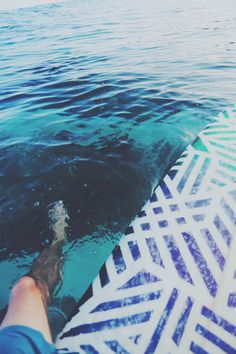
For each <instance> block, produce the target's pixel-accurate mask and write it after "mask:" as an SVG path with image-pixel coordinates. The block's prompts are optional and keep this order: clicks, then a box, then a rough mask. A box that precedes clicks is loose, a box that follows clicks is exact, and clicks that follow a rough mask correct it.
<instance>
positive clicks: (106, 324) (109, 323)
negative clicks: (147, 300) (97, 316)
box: [60, 311, 152, 339]
mask: <svg viewBox="0 0 236 354" xmlns="http://www.w3.org/2000/svg"><path fill="white" fill-rule="evenodd" d="M151 314H152V311H147V312H142V313H138V314H135V315H132V316H126V317H121V318H112V319H110V320H106V321H100V322H93V323H85V324H83V325H79V326H77V327H73V328H71V329H70V330H69V331H67V332H65V333H63V334H62V336H61V337H60V338H61V339H63V338H67V337H75V336H78V335H80V334H85V333H94V332H100V331H104V330H112V329H114V328H120V327H126V326H131V325H135V324H137V323H143V322H147V321H149V320H150V318H151Z"/></svg>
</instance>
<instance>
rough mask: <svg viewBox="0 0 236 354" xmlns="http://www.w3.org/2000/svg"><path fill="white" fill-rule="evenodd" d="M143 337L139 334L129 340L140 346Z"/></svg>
mask: <svg viewBox="0 0 236 354" xmlns="http://www.w3.org/2000/svg"><path fill="white" fill-rule="evenodd" d="M141 337H142V335H141V334H137V335H136V336H130V337H129V339H130V340H131V341H132V342H133V343H134V344H139V341H140V339H141Z"/></svg>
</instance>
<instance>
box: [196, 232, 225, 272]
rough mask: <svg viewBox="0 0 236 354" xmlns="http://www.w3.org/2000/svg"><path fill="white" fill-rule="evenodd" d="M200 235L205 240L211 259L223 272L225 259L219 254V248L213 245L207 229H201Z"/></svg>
mask: <svg viewBox="0 0 236 354" xmlns="http://www.w3.org/2000/svg"><path fill="white" fill-rule="evenodd" d="M201 233H202V235H203V237H204V239H205V240H206V242H207V244H208V246H209V248H210V250H211V252H212V254H213V257H214V258H215V260H216V262H217V263H218V266H219V268H220V269H221V270H222V271H223V270H224V266H225V258H224V256H223V254H222V253H221V251H220V249H219V247H218V246H217V244H216V243H215V240H214V238H213V237H212V235H211V233H210V231H209V230H208V229H201Z"/></svg>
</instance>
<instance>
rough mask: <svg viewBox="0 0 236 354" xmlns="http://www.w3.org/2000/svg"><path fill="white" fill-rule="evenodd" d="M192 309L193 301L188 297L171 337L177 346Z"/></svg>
mask: <svg viewBox="0 0 236 354" xmlns="http://www.w3.org/2000/svg"><path fill="white" fill-rule="evenodd" d="M192 307H193V300H192V299H191V298H190V297H188V298H187V300H186V302H185V305H184V309H183V311H182V313H181V315H180V318H179V320H178V323H177V326H176V329H175V332H174V334H173V336H172V339H173V341H174V342H175V344H176V345H178V346H179V343H180V341H181V338H182V336H183V334H184V329H185V326H186V324H187V321H188V318H189V315H190V312H191V309H192Z"/></svg>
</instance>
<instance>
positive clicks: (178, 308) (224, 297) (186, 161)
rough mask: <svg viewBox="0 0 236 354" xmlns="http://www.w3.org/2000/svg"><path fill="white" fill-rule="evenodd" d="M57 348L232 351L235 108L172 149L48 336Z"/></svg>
mask: <svg viewBox="0 0 236 354" xmlns="http://www.w3.org/2000/svg"><path fill="white" fill-rule="evenodd" d="M56 345H57V348H58V349H59V352H60V353H67V352H73V353H102V354H103V353H105V354H106V353H107V354H108V353H123V354H128V353H131V354H142V353H145V354H150V353H161V354H170V353H171V354H175V353H179V354H185V353H198V354H205V353H213V354H218V353H219V354H220V353H236V109H235V108H229V109H228V110H227V111H225V112H224V113H221V114H220V115H219V116H218V117H217V118H216V119H215V120H214V121H213V122H212V123H211V124H210V125H209V126H207V127H206V129H204V130H203V131H202V132H201V133H200V134H199V135H198V137H197V139H196V141H195V142H194V143H193V144H192V145H190V146H189V147H188V148H187V150H186V151H185V152H184V153H183V154H182V156H181V157H180V158H179V159H178V161H177V162H176V164H175V165H174V166H173V167H172V168H171V169H170V171H169V172H168V174H167V175H166V176H165V178H164V179H163V181H162V182H161V183H160V184H159V186H158V187H157V188H156V190H155V191H154V193H153V195H152V196H151V198H150V200H149V201H148V202H147V203H146V205H145V206H144V208H143V209H142V210H141V211H140V213H139V214H138V215H137V217H136V219H135V220H134V221H133V222H132V224H131V225H130V226H129V227H128V229H127V230H126V232H125V234H124V236H123V238H122V239H121V241H120V243H119V245H118V246H117V247H116V248H115V249H114V251H113V253H112V255H111V256H110V258H109V259H108V260H107V262H106V263H105V264H104V265H103V267H102V268H101V270H100V272H99V274H98V276H97V277H96V279H95V280H94V281H93V283H92V284H91V286H90V287H89V289H88V290H87V292H86V293H85V294H84V296H83V298H82V299H81V301H80V303H79V304H78V307H77V309H76V310H75V312H74V316H72V319H71V320H70V321H69V322H68V323H67V324H66V326H65V328H64V330H63V331H62V333H61V334H60V335H59V336H58V339H57V342H56Z"/></svg>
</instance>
